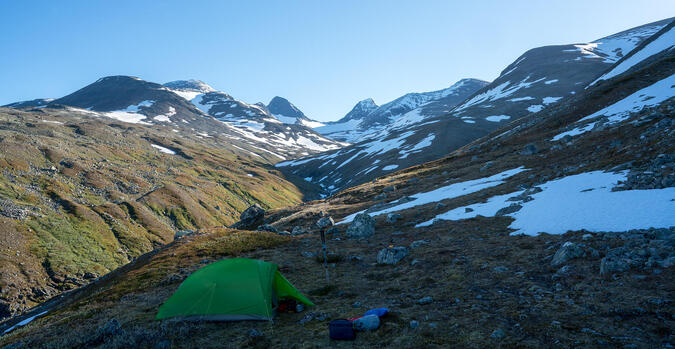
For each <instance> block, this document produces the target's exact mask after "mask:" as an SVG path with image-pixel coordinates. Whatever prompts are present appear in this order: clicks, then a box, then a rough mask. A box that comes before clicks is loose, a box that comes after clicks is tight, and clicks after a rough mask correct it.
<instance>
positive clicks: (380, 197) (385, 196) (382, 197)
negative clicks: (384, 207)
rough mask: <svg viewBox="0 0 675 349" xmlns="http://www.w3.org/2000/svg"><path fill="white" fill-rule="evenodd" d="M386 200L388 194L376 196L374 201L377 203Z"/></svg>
mask: <svg viewBox="0 0 675 349" xmlns="http://www.w3.org/2000/svg"><path fill="white" fill-rule="evenodd" d="M386 198H387V194H385V193H380V194H377V195H375V197H374V198H373V199H374V200H376V201H379V200H384V199H386Z"/></svg>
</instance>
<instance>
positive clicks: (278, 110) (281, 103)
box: [267, 96, 307, 119]
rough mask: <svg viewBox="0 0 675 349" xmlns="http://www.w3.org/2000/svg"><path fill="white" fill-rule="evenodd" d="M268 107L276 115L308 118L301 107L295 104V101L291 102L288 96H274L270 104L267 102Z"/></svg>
mask: <svg viewBox="0 0 675 349" xmlns="http://www.w3.org/2000/svg"><path fill="white" fill-rule="evenodd" d="M267 109H269V111H270V113H272V114H274V115H282V116H286V117H291V118H297V119H306V118H307V117H306V116H305V114H304V113H303V112H302V111H300V109H298V108H297V107H296V106H295V105H293V103H291V102H289V101H288V100H287V99H286V98H283V97H279V96H275V97H274V98H272V100H271V101H270V102H269V104H267Z"/></svg>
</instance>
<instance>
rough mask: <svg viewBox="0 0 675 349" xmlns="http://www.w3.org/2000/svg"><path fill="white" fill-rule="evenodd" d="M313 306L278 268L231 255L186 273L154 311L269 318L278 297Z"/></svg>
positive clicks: (207, 317)
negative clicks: (187, 274)
mask: <svg viewBox="0 0 675 349" xmlns="http://www.w3.org/2000/svg"><path fill="white" fill-rule="evenodd" d="M288 298H291V299H295V300H296V301H298V302H300V303H303V304H306V305H308V306H313V305H314V304H313V303H312V302H311V301H310V300H309V299H307V297H305V296H303V295H302V294H301V293H300V292H299V291H298V290H297V289H296V288H295V287H293V285H292V284H291V283H290V282H288V280H286V278H284V276H283V275H281V273H280V272H279V270H277V265H276V264H273V263H267V262H263V261H259V260H255V259H248V258H233V259H224V260H222V261H219V262H215V263H212V264H209V265H207V266H205V267H202V268H201V269H199V270H197V271H195V272H194V273H192V275H190V276H188V278H187V279H185V281H183V283H182V284H181V285H180V286H179V287H178V290H177V291H176V292H175V293H174V294H173V296H171V297H170V298H169V299H168V300H167V301H166V302H164V304H162V306H161V307H160V308H159V311H158V312H157V317H156V318H157V319H166V318H172V317H183V318H190V319H200V320H221V321H228V320H271V319H272V317H273V316H274V309H273V305H274V303H275V302H276V301H277V300H281V299H288Z"/></svg>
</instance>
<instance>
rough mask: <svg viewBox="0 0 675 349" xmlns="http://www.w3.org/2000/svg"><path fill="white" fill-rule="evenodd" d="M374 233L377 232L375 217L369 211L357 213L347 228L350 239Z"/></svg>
mask: <svg viewBox="0 0 675 349" xmlns="http://www.w3.org/2000/svg"><path fill="white" fill-rule="evenodd" d="M373 234H375V219H374V218H373V217H371V216H370V215H368V214H367V213H361V214H358V215H356V217H354V220H353V221H352V224H350V225H349V228H347V237H348V238H350V239H363V238H367V237H370V236H373Z"/></svg>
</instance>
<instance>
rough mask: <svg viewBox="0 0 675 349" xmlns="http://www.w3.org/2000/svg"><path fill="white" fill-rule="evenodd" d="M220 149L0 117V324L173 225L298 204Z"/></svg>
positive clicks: (273, 174)
mask: <svg viewBox="0 0 675 349" xmlns="http://www.w3.org/2000/svg"><path fill="white" fill-rule="evenodd" d="M57 122H58V123H57ZM227 142H228V140H227V139H218V138H208V139H201V138H198V137H195V136H191V135H188V134H182V135H178V134H176V133H174V132H172V131H171V129H169V128H164V127H157V126H152V127H149V126H143V125H129V124H124V123H119V122H115V121H113V120H107V119H96V118H88V117H86V116H82V115H76V114H74V113H68V112H66V111H58V110H45V111H42V112H39V111H35V112H22V111H17V110H12V109H2V110H0V174H1V176H0V210H1V211H0V213H2V214H0V227H2V234H1V236H0V246H1V248H0V265H1V267H0V303H1V304H0V317H2V316H6V315H7V314H6V313H7V312H8V310H9V311H10V312H15V311H17V310H21V309H24V308H26V307H29V306H33V305H35V304H36V303H37V302H41V301H43V300H44V299H46V298H48V297H50V296H52V295H54V294H57V293H58V292H60V291H61V290H65V289H69V288H72V287H75V286H77V285H81V284H83V283H86V282H87V280H89V279H92V278H94V277H96V276H99V275H103V274H105V273H107V272H109V271H111V270H114V269H115V268H117V267H119V266H121V265H124V264H126V263H128V262H129V261H130V260H133V259H134V258H136V257H137V256H139V255H141V254H142V253H145V252H147V251H150V250H151V249H153V248H156V247H158V246H160V245H163V244H166V243H168V242H171V241H172V240H173V237H174V234H175V231H177V230H182V229H199V228H206V227H214V226H226V225H230V224H232V223H234V222H236V221H237V220H238V216H239V213H241V212H242V211H243V210H244V209H246V208H247V207H248V206H249V205H251V204H253V203H259V204H260V205H261V206H263V207H265V208H276V207H282V206H287V205H290V204H295V203H298V202H300V201H301V199H302V194H301V193H300V191H299V190H298V189H297V188H295V187H294V186H293V185H292V184H290V183H289V182H287V181H285V180H284V179H283V178H282V177H281V176H280V174H279V173H278V172H277V171H276V170H274V168H273V167H272V166H270V165H269V164H266V163H264V162H261V161H259V160H257V159H255V158H253V157H249V156H246V155H241V153H235V152H234V151H235V150H234V148H231V147H229V146H228V144H227ZM150 144H159V145H162V146H164V147H168V148H170V149H173V150H174V151H176V152H177V154H176V155H168V154H163V153H161V152H159V151H157V150H156V149H154V148H152V147H151V145H150ZM11 212H21V213H22V214H23V217H22V216H13V215H12V214H11ZM2 304H4V311H3V306H1V305H2ZM8 307H9V309H7V308H8ZM3 313H4V314H3Z"/></svg>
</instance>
